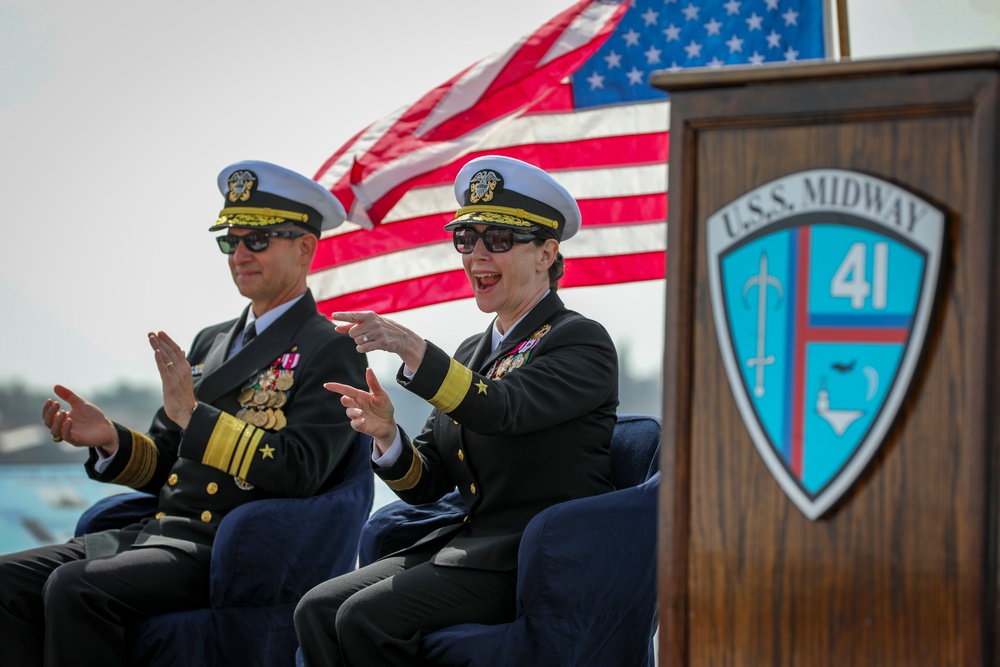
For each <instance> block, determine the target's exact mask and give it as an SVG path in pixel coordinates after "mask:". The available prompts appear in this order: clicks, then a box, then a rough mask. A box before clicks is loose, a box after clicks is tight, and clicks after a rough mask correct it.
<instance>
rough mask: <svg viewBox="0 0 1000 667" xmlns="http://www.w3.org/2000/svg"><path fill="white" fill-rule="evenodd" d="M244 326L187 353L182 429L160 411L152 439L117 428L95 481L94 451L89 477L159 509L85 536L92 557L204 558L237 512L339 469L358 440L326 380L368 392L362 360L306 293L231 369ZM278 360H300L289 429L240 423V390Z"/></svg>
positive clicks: (299, 493) (215, 329) (217, 330)
mask: <svg viewBox="0 0 1000 667" xmlns="http://www.w3.org/2000/svg"><path fill="white" fill-rule="evenodd" d="M244 318H245V314H244V316H243V317H241V318H239V319H236V320H232V321H229V322H224V323H222V324H218V325H215V326H212V327H208V328H206V329H203V330H202V331H200V332H199V333H198V335H197V336H196V337H195V339H194V342H193V343H192V344H191V348H190V352H189V353H188V361H189V362H190V363H191V365H192V367H193V368H194V369H195V370H194V372H193V374H194V375H195V377H194V386H195V396H196V397H197V399H198V401H199V405H198V407H197V409H196V410H195V411H194V413H193V414H192V416H191V422H190V424H189V425H188V428H187V430H185V431H182V430H181V429H180V428H179V427H178V426H177V424H175V423H174V422H173V421H171V420H170V419H169V418H168V417H167V416H166V413H165V412H164V411H163V409H162V408H161V409H160V410H159V411H158V412H157V414H156V417H155V418H154V419H153V423H152V426H151V427H150V429H149V432H148V433H138V432H136V431H131V430H129V429H127V428H124V427H122V426H118V425H116V427H117V429H118V443H119V450H118V453H117V454H116V455H115V458H114V459H113V460H112V462H111V464H110V465H109V466H108V468H107V469H106V470H104V471H103V472H100V473H99V472H97V470H96V469H95V467H94V464H95V462H96V461H97V456H96V454H95V453H94V451H93V450H91V454H90V459H89V460H88V461H87V463H86V469H87V473H88V475H89V476H90V477H92V478H94V479H97V480H100V481H102V482H113V483H116V484H123V485H126V486H130V487H132V488H134V489H137V490H140V491H146V492H149V493H152V494H159V507H158V512H157V514H156V517H155V518H150V519H147V520H144V521H143V522H142V523H141V524H136V525H133V526H130V527H128V528H126V529H123V530H114V531H104V532H101V533H95V534H93V535H88V536H87V537H86V546H87V556H88V557H95V556H101V555H108V554H111V553H116V552H118V551H121V550H123V549H127V548H129V547H132V546H135V547H144V546H159V547H168V548H173V549H178V550H182V551H185V552H188V553H191V554H193V555H195V556H198V557H199V558H204V559H208V558H209V557H210V555H211V547H212V542H213V540H214V538H215V533H216V531H217V529H218V527H219V523H220V522H221V521H222V519H223V518H224V517H225V516H226V514H228V513H229V512H231V511H232V510H233V509H235V508H236V507H238V506H240V505H242V504H244V503H247V502H250V501H252V500H260V499H264V498H274V497H306V496H311V495H314V494H315V493H316V492H317V491H318V490H319V489H320V487H321V486H322V484H323V483H324V481H325V480H326V479H327V478H328V477H330V475H331V474H332V473H333V471H334V470H335V469H336V468H337V466H338V464H340V463H341V462H342V461H345V462H346V460H347V457H346V456H345V454H346V453H347V452H348V449H349V448H350V447H351V445H352V443H354V442H355V435H356V434H355V432H354V431H353V430H352V429H351V426H350V421H349V420H348V419H347V417H346V415H345V413H344V410H343V409H341V407H340V404H339V402H338V401H337V400H336V397H334V396H333V395H332V394H331V393H330V392H329V391H327V390H326V389H324V388H323V383H325V382H330V381H336V382H343V383H345V384H349V385H352V386H362V387H363V386H365V384H364V382H365V366H366V359H365V356H364V355H362V354H358V352H357V350H356V348H355V345H354V342H353V341H352V340H351V338H350V337H348V336H347V335H344V334H340V333H337V331H336V330H335V329H334V327H333V324H332V323H331V322H330V321H329V320H327V319H326V318H325V317H323V316H322V315H320V314H319V313H318V312H317V311H316V302H315V300H314V299H313V297H312V294H311V293H308V292H307V293H306V294H305V295H304V296H303V297H302V298H301V299H300V300H299V301H298V302H297V303H296V304H295V305H293V306H292V307H291V308H290V309H289V310H288V311H287V312H286V313H284V314H283V315H281V317H279V318H278V319H277V320H275V321H274V323H272V324H271V326H269V327H268V328H267V329H265V330H264V331H263V332H262V333H261V334H260V335H258V336H257V337H256V338H254V339H253V340H252V341H251V342H250V344H249V345H248V346H247V347H245V348H243V349H242V350H240V351H239V352H238V353H237V354H235V355H234V356H233V357H232V358H231V359H229V360H227V359H226V356H227V352H228V350H229V348H230V347H231V344H232V341H233V337H234V336H235V335H237V333H241V332H242V324H243V321H244ZM285 354H292V355H295V354H298V355H300V356H299V357H297V358H294V359H295V361H294V362H292V361H289V362H288V363H289V365H290V364H291V363H294V368H292V369H291V370H292V378H293V384H292V386H291V387H290V388H289V389H288V390H287V393H286V402H285V403H284V405H283V406H282V407H281V410H282V411H283V412H284V414H285V416H286V417H287V425H286V426H284V428H282V429H281V430H273V429H272V430H268V429H266V428H263V427H258V426H254V425H253V424H250V423H248V422H247V421H243V420H241V419H238V418H237V417H236V416H235V415H236V413H237V412H238V411H239V410H240V408H241V404H240V403H239V402H238V400H237V398H238V396H239V394H240V392H241V390H242V389H243V388H244V387H246V386H247V384H248V383H250V382H252V381H253V380H254V379H255V378H258V377H259V376H260V374H261V373H262V372H264V371H266V370H267V369H268V368H269V367H271V366H272V365H273V364H274V362H275V361H277V360H279V359H281V357H282V355H285ZM198 371H200V373H199V372H198Z"/></svg>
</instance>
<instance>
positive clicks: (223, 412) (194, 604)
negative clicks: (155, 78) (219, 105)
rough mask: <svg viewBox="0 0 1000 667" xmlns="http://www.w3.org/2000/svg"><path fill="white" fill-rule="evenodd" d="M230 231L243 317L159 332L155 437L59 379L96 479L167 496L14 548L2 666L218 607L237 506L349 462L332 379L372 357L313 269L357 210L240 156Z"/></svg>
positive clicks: (112, 649) (86, 654)
mask: <svg viewBox="0 0 1000 667" xmlns="http://www.w3.org/2000/svg"><path fill="white" fill-rule="evenodd" d="M218 184H219V189H220V191H221V192H222V194H223V197H224V204H223V209H222V212H221V213H220V216H219V218H218V220H217V221H216V223H215V224H214V225H213V226H212V227H211V228H210V231H217V230H225V231H226V233H225V234H224V235H222V236H218V237H217V239H216V240H217V242H218V244H219V247H220V249H221V250H222V252H223V253H226V254H227V255H228V257H229V268H230V270H231V272H232V276H233V281H234V282H235V283H236V286H237V288H238V289H239V291H240V294H242V295H243V296H245V297H246V298H248V299H249V300H250V304H249V305H248V306H247V308H246V309H245V310H244V311H243V314H242V315H240V317H239V318H237V319H235V320H230V321H228V322H224V323H222V324H217V325H214V326H210V327H208V328H206V329H204V330H202V331H201V332H200V333H198V335H197V336H196V337H195V339H194V342H193V343H192V344H191V348H190V353H189V354H187V355H185V353H184V352H183V350H181V348H180V347H179V346H178V345H177V344H176V343H175V342H174V341H173V340H171V339H170V337H169V336H167V335H166V334H165V333H163V332H159V333H150V334H149V343H150V345H151V347H152V348H153V354H154V357H155V360H156V364H157V368H158V370H159V372H160V377H161V381H162V385H163V407H162V408H161V409H160V410H159V411H158V412H157V414H156V416H155V417H154V419H153V423H152V425H151V426H150V428H149V430H148V431H147V432H146V433H141V432H139V431H134V430H131V429H129V428H126V427H125V426H122V425H119V424H116V423H113V422H111V421H110V420H109V419H108V418H107V417H106V416H105V415H104V413H103V412H102V411H101V410H100V409H99V408H98V407H97V406H95V405H93V404H92V403H89V402H87V401H86V400H84V399H83V398H81V397H79V396H77V395H76V394H74V393H73V392H72V391H70V390H69V389H67V388H65V387H62V386H58V385H57V386H56V387H55V392H56V395H57V396H58V397H59V399H61V400H62V401H65V403H66V404H68V405H67V407H66V408H63V407H62V405H61V404H60V403H59V402H57V401H54V400H51V399H50V400H48V401H46V402H45V405H44V407H43V420H44V422H45V425H46V427H47V428H49V429H50V431H51V433H52V437H53V439H54V440H56V441H60V440H65V441H66V442H69V443H70V444H73V445H76V446H79V447H86V448H88V451H89V458H88V460H87V462H86V471H87V474H88V475H89V476H90V477H91V478H93V479H96V480H98V481H101V482H111V483H114V484H123V485H126V486H130V487H132V488H134V489H138V490H140V491H146V492H149V493H153V494H158V495H159V506H158V510H157V512H156V514H155V516H154V517H150V518H148V519H146V520H144V521H142V522H141V523H137V524H135V525H131V526H128V527H127V528H124V529H122V530H110V531H104V532H99V533H95V534H90V535H86V536H83V537H79V538H74V539H72V540H70V541H69V542H67V543H65V544H59V545H51V546H47V547H40V548H37V549H32V550H29V551H25V552H21V553H16V554H9V555H4V556H0V627H2V628H3V633H2V638H0V664H2V665H18V666H19V667H30V666H32V665H41V664H45V665H101V666H102V667H108V666H109V665H124V664H126V655H127V651H126V646H125V627H126V626H127V625H128V624H129V622H131V621H132V620H134V619H136V618H138V617H143V616H149V615H154V614H161V613H165V612H170V611H178V610H183V609H191V608H198V607H203V606H207V604H208V600H209V598H208V595H209V562H210V555H211V550H212V543H213V540H214V537H215V533H216V530H217V529H218V527H219V523H220V522H221V521H222V519H223V518H224V517H225V516H226V514H228V513H229V512H231V511H232V510H233V509H234V508H236V507H238V506H240V505H242V504H244V503H247V502H250V501H253V500H260V499H264V498H274V497H281V496H286V497H289V496H290V497H305V496H309V495H313V494H315V493H316V492H317V491H318V490H319V489H320V488H321V487H322V485H323V483H324V482H325V481H326V480H327V479H328V478H329V477H331V475H333V474H334V473H335V472H336V471H337V469H338V466H339V465H341V463H342V462H343V463H344V464H346V461H347V460H348V459H349V457H348V456H347V453H348V450H349V448H350V447H351V446H352V444H353V443H354V442H355V433H354V431H353V430H352V429H351V426H350V421H349V419H347V417H346V416H345V415H344V413H343V411H342V410H340V409H338V406H337V405H336V403H335V401H333V400H331V396H330V394H329V392H327V391H326V390H325V389H324V388H323V383H324V382H326V381H329V380H330V379H332V378H336V379H338V381H341V382H347V383H351V384H358V383H360V382H363V381H364V373H365V367H366V360H365V358H364V356H363V355H359V354H358V353H357V352H356V351H355V346H354V343H353V342H352V340H351V339H350V338H349V337H348V336H345V335H343V334H340V333H337V332H336V330H335V329H334V326H333V325H332V324H331V323H330V322H329V321H328V320H327V319H326V318H325V317H323V316H322V315H320V314H319V313H318V312H317V310H316V302H315V301H314V299H313V297H312V294H311V293H310V291H309V289H308V288H307V286H306V276H307V274H308V271H309V266H310V264H311V262H312V258H313V255H314V254H315V252H316V247H317V243H318V241H319V236H320V233H321V231H323V230H326V229H331V228H333V227H336V226H337V225H339V224H340V223H341V222H343V220H344V218H345V214H344V209H343V207H342V206H341V204H340V202H338V201H337V199H336V198H335V197H334V196H333V195H332V194H330V193H329V192H328V191H327V190H326V189H325V188H323V187H322V186H320V185H319V184H317V183H316V182H314V181H312V180H311V179H309V178H306V177H305V176H301V175H299V174H297V173H294V172H292V171H289V170H287V169H284V168H282V167H279V166H277V165H273V164H269V163H266V162H257V161H249V162H240V163H237V164H233V165H231V166H229V167H227V168H226V169H224V170H223V171H222V172H221V173H220V174H219V178H218Z"/></svg>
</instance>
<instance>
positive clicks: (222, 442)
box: [201, 412, 257, 471]
mask: <svg viewBox="0 0 1000 667" xmlns="http://www.w3.org/2000/svg"><path fill="white" fill-rule="evenodd" d="M256 430H257V427H256V426H252V425H250V424H247V423H246V422H245V421H243V420H242V419H237V418H236V417H234V416H232V415H231V414H228V413H225V412H224V413H222V414H221V415H219V419H218V421H216V422H215V428H214V429H212V435H211V436H209V438H208V445H206V446H205V453H204V454H202V456H201V462H202V463H204V464H205V465H207V466H212V467H213V468H216V469H218V470H222V471H226V470H229V466H230V464H231V461H232V460H233V452H234V451H235V450H236V447H237V446H238V444H239V442H240V439H241V438H242V437H243V435H244V431H247V432H248V436H249V437H252V433H253V431H256Z"/></svg>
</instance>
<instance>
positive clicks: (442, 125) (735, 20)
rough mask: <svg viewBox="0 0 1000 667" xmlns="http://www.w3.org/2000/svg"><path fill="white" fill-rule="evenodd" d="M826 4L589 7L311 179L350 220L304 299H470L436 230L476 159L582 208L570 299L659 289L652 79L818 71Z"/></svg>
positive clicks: (660, 122) (363, 137) (322, 305)
mask: <svg viewBox="0 0 1000 667" xmlns="http://www.w3.org/2000/svg"><path fill="white" fill-rule="evenodd" d="M823 1H824V0H728V1H727V2H724V3H723V2H719V0H632V1H631V2H614V1H611V0H583V1H581V2H578V3H577V4H575V5H573V6H572V7H570V8H569V9H567V10H566V11H564V12H562V13H560V14H559V15H558V16H556V17H555V18H553V19H552V20H550V21H549V22H547V23H546V24H544V25H543V26H542V27H540V28H539V29H538V30H536V31H535V32H533V33H531V34H530V35H528V36H526V37H525V38H523V39H522V40H520V41H519V42H518V43H517V44H514V45H513V46H512V47H511V48H510V49H508V50H507V51H506V52H504V53H502V54H498V55H496V56H491V57H488V58H486V59H484V60H482V61H480V62H478V63H475V64H473V65H472V66H471V67H469V68H468V69H467V70H465V71H463V72H462V73H460V74H458V75H456V76H455V77H454V78H453V79H451V80H450V81H448V82H446V83H444V84H442V85H441V86H439V87H437V88H435V89H434V90H432V91H431V92H429V93H428V94H427V95H425V96H424V97H422V98H421V99H420V100H418V101H417V102H416V103H415V104H413V105H412V106H410V107H406V108H404V109H401V110H399V111H398V112H396V113H395V114H392V115H390V116H388V117H386V118H383V119H381V120H379V121H376V122H375V123H373V124H372V125H371V126H369V127H368V128H365V129H364V130H362V131H361V132H359V133H358V135H356V136H355V137H354V138H353V139H351V140H350V141H348V142H347V143H346V144H345V145H344V146H342V147H341V148H340V149H339V150H338V151H336V152H335V153H334V154H333V155H332V156H331V157H330V159H329V160H327V162H326V163H325V164H324V165H323V166H322V167H321V168H320V170H319V171H318V172H317V174H316V176H315V179H316V180H317V181H318V182H319V183H321V184H322V185H324V186H326V187H327V188H329V189H330V190H331V192H333V193H334V194H335V195H336V196H337V197H338V198H339V199H340V201H341V202H343V203H344V206H345V207H346V208H347V209H348V220H349V222H347V223H345V224H343V225H341V226H340V227H339V228H337V229H336V230H334V231H333V233H331V234H329V235H328V236H326V237H324V238H323V239H322V240H321V242H320V247H319V250H318V252H317V255H316V258H315V260H314V262H313V266H312V268H311V273H310V276H309V285H310V288H311V289H312V291H313V293H314V294H315V295H316V298H317V302H318V304H319V309H320V312H323V313H325V314H329V313H331V312H335V311H347V310H362V309H364V310H375V311H377V312H380V313H390V312H395V311H399V310H406V309H409V308H416V307H420V306H427V305H431V304H435V303H441V302H444V301H451V300H455V299H462V298H466V297H470V296H471V295H472V292H471V288H470V287H469V284H468V281H467V280H466V278H465V274H464V272H463V271H462V269H461V262H460V261H459V260H458V256H457V254H456V253H455V251H454V248H453V247H452V245H451V242H450V234H449V233H447V232H445V231H443V230H442V227H443V226H444V225H445V224H446V223H448V222H450V221H451V219H452V215H453V214H454V211H455V210H456V209H457V207H458V206H457V203H456V202H455V197H454V192H453V185H452V184H453V181H454V178H455V175H456V174H457V173H458V170H459V169H460V168H461V166H462V165H463V164H465V163H466V162H467V161H468V160H470V159H472V158H474V157H477V156H479V155H488V154H500V155H509V156H511V157H516V158H519V159H522V160H525V161H527V162H530V163H532V164H535V165H538V166H539V167H541V168H543V169H545V170H546V171H548V172H549V173H551V174H552V175H553V176H554V177H555V178H556V179H557V180H558V181H559V182H560V183H562V184H563V185H564V186H565V187H566V188H567V189H568V190H569V191H570V193H571V194H573V196H574V197H575V198H576V199H577V201H578V202H579V204H580V209H581V212H582V214H583V225H582V227H581V230H580V232H579V233H578V234H577V235H576V236H575V237H574V238H573V239H571V240H569V241H567V242H566V243H565V244H563V245H562V247H561V250H562V252H563V254H564V255H565V257H566V260H567V261H566V274H565V277H564V278H563V280H562V282H561V286H562V287H577V286H585V285H603V284H613V283H624V282H634V281H642V280H654V279H662V278H663V277H664V276H665V275H666V239H667V233H666V224H667V223H666V221H667V157H668V155H667V152H668V151H667V149H668V119H669V102H668V98H667V95H666V94H665V93H663V92H662V91H659V90H657V89H655V88H652V87H651V86H650V85H649V83H648V81H649V76H650V74H651V73H652V72H654V71H658V70H671V69H680V68H684V67H711V68H721V67H725V66H728V65H737V64H738V65H747V64H750V65H759V64H762V63H764V62H784V61H796V60H805V59H813V58H822V57H824V55H825V53H826V48H825V43H824V42H825V40H824V29H823V19H824V7H823Z"/></svg>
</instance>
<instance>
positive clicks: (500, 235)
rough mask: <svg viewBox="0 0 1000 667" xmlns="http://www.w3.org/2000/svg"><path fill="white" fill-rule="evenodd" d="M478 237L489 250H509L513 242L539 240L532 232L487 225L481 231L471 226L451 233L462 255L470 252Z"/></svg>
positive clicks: (456, 247)
mask: <svg viewBox="0 0 1000 667" xmlns="http://www.w3.org/2000/svg"><path fill="white" fill-rule="evenodd" d="M479 239H482V240H483V245H485V246H486V249H487V250H489V251H490V252H509V251H510V249H511V248H513V247H514V244H515V243H531V242H532V241H540V240H541V239H539V238H538V237H537V236H535V235H534V234H518V233H517V232H515V231H514V230H513V229H504V228H503V227H487V228H486V229H484V230H483V231H481V232H477V231H476V230H475V229H473V228H472V227H458V228H456V229H455V230H454V232H453V235H452V240H453V241H454V242H455V250H457V251H459V252H460V253H462V254H463V255H468V254H469V253H471V252H472V251H473V250H474V249H475V247H476V241H478V240H479Z"/></svg>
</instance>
